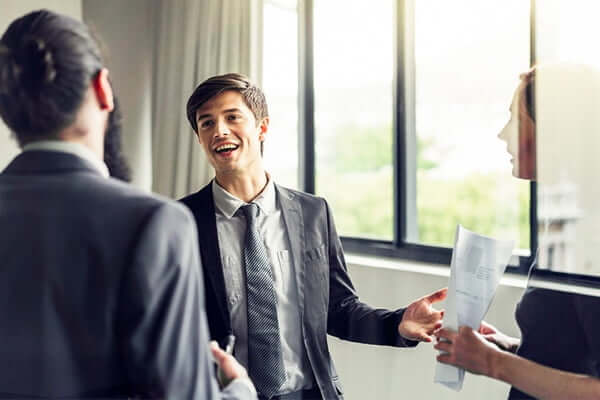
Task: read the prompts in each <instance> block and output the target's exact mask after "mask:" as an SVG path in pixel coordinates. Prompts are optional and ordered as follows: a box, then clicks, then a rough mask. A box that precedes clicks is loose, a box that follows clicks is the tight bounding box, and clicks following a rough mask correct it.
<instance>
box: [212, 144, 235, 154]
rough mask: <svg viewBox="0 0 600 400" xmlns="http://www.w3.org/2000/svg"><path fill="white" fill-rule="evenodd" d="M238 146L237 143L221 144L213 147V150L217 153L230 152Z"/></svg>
mask: <svg viewBox="0 0 600 400" xmlns="http://www.w3.org/2000/svg"><path fill="white" fill-rule="evenodd" d="M238 147H240V146H238V145H237V144H231V143H228V144H222V145H220V146H218V147H217V148H216V149H215V152H216V153H218V154H224V153H231V152H232V151H234V150H237V148H238Z"/></svg>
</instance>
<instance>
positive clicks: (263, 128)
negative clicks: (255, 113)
mask: <svg viewBox="0 0 600 400" xmlns="http://www.w3.org/2000/svg"><path fill="white" fill-rule="evenodd" d="M258 128H259V129H260V133H259V134H258V139H259V140H260V141H261V142H262V141H264V140H265V137H266V136H267V133H268V132H269V117H264V118H263V119H262V121H260V125H259V126H258Z"/></svg>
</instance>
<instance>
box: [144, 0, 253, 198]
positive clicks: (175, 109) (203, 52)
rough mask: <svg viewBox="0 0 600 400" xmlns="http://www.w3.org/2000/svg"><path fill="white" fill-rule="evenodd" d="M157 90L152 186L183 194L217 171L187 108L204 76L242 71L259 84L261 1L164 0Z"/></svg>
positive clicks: (170, 194) (174, 195)
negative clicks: (190, 120) (195, 130)
mask: <svg viewBox="0 0 600 400" xmlns="http://www.w3.org/2000/svg"><path fill="white" fill-rule="evenodd" d="M158 12H159V14H158V18H157V21H158V27H157V33H158V35H157V47H156V60H155V67H156V68H155V79H154V82H155V87H154V90H153V109H154V116H153V124H152V127H153V128H152V171H153V173H152V175H153V180H152V183H153V187H152V189H153V191H155V192H158V193H161V194H163V195H166V196H168V197H172V198H179V197H182V196H184V195H186V194H189V193H192V192H195V191H197V190H198V189H200V188H201V187H202V186H204V185H205V184H206V183H208V182H209V181H210V179H212V177H213V176H214V171H213V169H212V167H211V166H210V165H209V163H208V162H207V160H206V157H205V156H204V153H203V151H202V148H201V147H200V145H199V144H198V142H197V140H196V135H195V134H194V132H193V130H192V128H191V127H190V125H189V123H188V121H187V118H186V113H185V105H186V103H187V99H188V98H189V96H190V95H191V93H192V92H193V90H194V89H195V88H196V86H197V85H198V84H199V83H200V82H202V81H203V80H205V79H207V78H209V77H211V76H213V75H217V74H224V73H228V72H239V73H242V74H245V75H248V76H249V77H250V78H251V79H252V80H253V81H255V82H257V83H258V84H260V81H261V70H262V66H261V60H262V54H261V49H262V0H180V1H177V2H173V1H170V0H160V1H159V8H158Z"/></svg>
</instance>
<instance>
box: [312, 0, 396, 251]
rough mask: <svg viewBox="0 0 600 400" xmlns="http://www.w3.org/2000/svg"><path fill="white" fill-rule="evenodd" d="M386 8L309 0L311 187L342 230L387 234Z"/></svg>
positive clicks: (346, 0) (389, 50)
mask: <svg viewBox="0 0 600 400" xmlns="http://www.w3.org/2000/svg"><path fill="white" fill-rule="evenodd" d="M393 11H394V7H393V3H392V1H391V0H377V1H364V0H327V1H315V3H314V74H315V130H316V133H315V135H316V137H315V143H316V191H317V194H319V195H321V196H324V197H325V198H326V199H327V200H328V201H329V202H330V204H331V205H332V208H333V210H334V213H335V218H336V224H337V228H338V231H339V233H340V234H341V235H344V236H353V237H365V238H376V239H387V240H390V239H392V237H393V218H394V215H393V214H394V212H393V193H394V190H393V189H394V184H393V167H392V154H393V145H392V143H393V140H392V138H393V136H392V115H393V105H392V104H393V103H392V99H393V97H392V93H393V92H392V89H393V88H392V78H393V65H394V64H393V37H394V36H393V35H394V34H393V18H394V12H393Z"/></svg>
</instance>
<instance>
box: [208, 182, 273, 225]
mask: <svg viewBox="0 0 600 400" xmlns="http://www.w3.org/2000/svg"><path fill="white" fill-rule="evenodd" d="M212 193H213V198H214V201H215V206H216V207H217V209H218V210H219V211H220V212H221V213H222V214H223V215H224V216H225V217H226V218H227V219H229V218H231V217H233V216H234V215H235V213H236V212H237V210H238V209H239V208H240V207H241V206H243V205H245V204H247V203H246V202H245V201H243V200H240V199H238V198H237V197H235V196H234V195H232V194H231V193H229V192H228V191H227V190H225V189H223V187H221V185H219V184H218V183H217V181H216V180H215V179H213V181H212ZM252 203H254V204H256V205H258V208H259V209H260V211H261V213H264V214H265V215H269V214H270V213H272V212H273V211H275V185H274V184H273V180H272V179H271V177H270V175H269V174H267V185H266V186H265V188H264V189H263V191H262V192H261V193H260V194H259V195H258V196H256V198H255V199H254V200H252Z"/></svg>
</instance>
